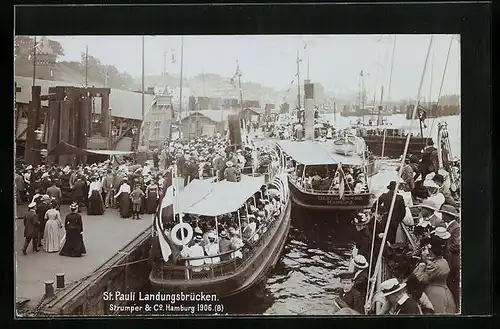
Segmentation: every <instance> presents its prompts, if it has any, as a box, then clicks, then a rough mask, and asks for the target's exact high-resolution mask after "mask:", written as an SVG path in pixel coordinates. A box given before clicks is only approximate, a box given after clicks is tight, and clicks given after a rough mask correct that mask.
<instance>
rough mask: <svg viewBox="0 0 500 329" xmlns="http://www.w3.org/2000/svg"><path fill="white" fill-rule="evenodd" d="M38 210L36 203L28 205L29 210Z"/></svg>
mask: <svg viewBox="0 0 500 329" xmlns="http://www.w3.org/2000/svg"><path fill="white" fill-rule="evenodd" d="M34 208H36V202H32V203H30V204H29V205H28V209H34Z"/></svg>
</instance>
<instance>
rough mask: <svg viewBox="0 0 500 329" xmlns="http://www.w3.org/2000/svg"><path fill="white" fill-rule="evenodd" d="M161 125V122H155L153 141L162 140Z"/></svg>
mask: <svg viewBox="0 0 500 329" xmlns="http://www.w3.org/2000/svg"><path fill="white" fill-rule="evenodd" d="M160 125H161V121H155V125H154V127H153V136H151V139H153V140H158V139H159V138H160Z"/></svg>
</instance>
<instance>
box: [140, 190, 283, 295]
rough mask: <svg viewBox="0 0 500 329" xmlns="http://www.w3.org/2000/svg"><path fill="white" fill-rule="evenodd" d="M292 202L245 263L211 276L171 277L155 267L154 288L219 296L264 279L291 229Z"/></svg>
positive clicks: (152, 282)
mask: <svg viewBox="0 0 500 329" xmlns="http://www.w3.org/2000/svg"><path fill="white" fill-rule="evenodd" d="M291 205H292V202H291V200H288V203H287V206H286V208H285V211H284V215H282V216H283V217H282V218H281V219H280V220H279V221H276V226H274V227H273V228H271V230H275V232H274V233H272V234H271V236H270V238H268V239H267V241H266V242H265V243H263V244H262V245H261V246H258V247H256V248H257V249H256V250H255V253H254V254H252V256H251V258H250V259H249V260H248V261H247V262H246V264H244V265H241V266H239V267H238V268H237V269H235V271H234V272H233V273H231V274H228V275H224V276H219V277H214V278H209V279H191V280H178V279H176V280H174V279H172V280H168V279H162V278H159V277H158V276H157V275H155V273H154V271H152V272H151V273H150V276H149V281H150V283H151V286H152V287H153V289H154V290H155V291H161V292H166V293H179V292H184V293H190V292H194V293H196V292H198V293H201V292H202V293H204V294H215V295H217V297H218V298H225V297H229V296H232V295H236V294H238V293H241V292H243V291H245V290H247V289H249V288H250V287H252V286H254V285H255V284H257V283H259V282H260V281H262V280H263V279H264V278H265V276H266V274H267V273H268V272H269V271H270V270H271V269H272V268H273V267H274V266H275V265H276V263H277V262H278V260H279V258H280V256H281V252H282V251H283V248H284V246H285V242H286V238H287V236H288V232H289V230H290V222H291V217H290V212H291Z"/></svg>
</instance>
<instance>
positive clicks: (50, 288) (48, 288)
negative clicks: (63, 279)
mask: <svg viewBox="0 0 500 329" xmlns="http://www.w3.org/2000/svg"><path fill="white" fill-rule="evenodd" d="M45 296H47V297H52V296H54V281H53V280H49V281H45Z"/></svg>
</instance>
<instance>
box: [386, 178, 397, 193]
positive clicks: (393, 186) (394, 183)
mask: <svg viewBox="0 0 500 329" xmlns="http://www.w3.org/2000/svg"><path fill="white" fill-rule="evenodd" d="M387 189H389V190H391V191H394V190H395V189H396V181H394V180H393V181H391V182H390V183H389V185H387Z"/></svg>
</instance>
